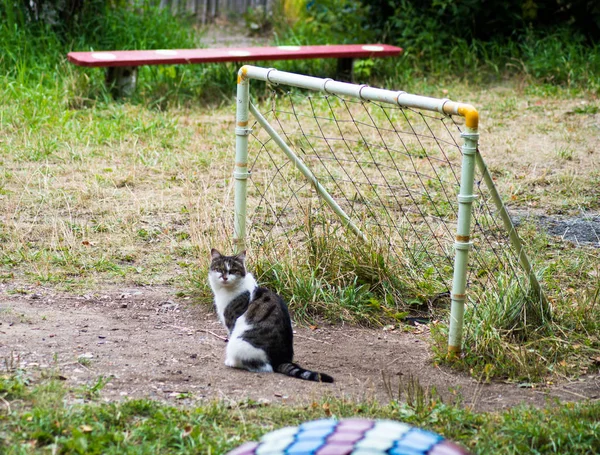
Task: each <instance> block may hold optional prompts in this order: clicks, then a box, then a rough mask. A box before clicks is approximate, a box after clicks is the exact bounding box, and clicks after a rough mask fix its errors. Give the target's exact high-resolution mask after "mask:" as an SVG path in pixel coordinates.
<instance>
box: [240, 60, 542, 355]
mask: <svg viewBox="0 0 600 455" xmlns="http://www.w3.org/2000/svg"><path fill="white" fill-rule="evenodd" d="M251 80H258V81H264V82H267V83H269V84H273V85H275V86H277V85H281V86H287V87H296V88H299V89H303V90H308V91H312V92H321V93H324V94H326V95H328V96H329V95H331V96H337V97H343V98H348V99H353V100H358V101H359V102H361V103H376V104H377V105H389V106H394V107H399V108H401V109H410V110H414V111H417V112H420V111H429V112H433V113H436V114H439V115H441V116H443V117H445V116H460V117H462V118H464V129H463V130H462V131H461V132H460V137H461V139H462V146H461V147H460V155H461V156H460V159H459V161H460V176H458V175H456V176H455V178H456V180H457V183H458V187H459V188H458V192H457V194H456V205H457V209H455V212H456V213H455V217H456V219H455V221H454V223H455V229H454V231H455V233H454V235H453V236H454V239H453V246H454V259H453V270H452V280H451V290H450V300H451V310H450V311H451V313H450V324H449V339H448V353H449V354H450V355H457V354H458V353H460V352H461V347H462V340H463V317H464V311H465V302H466V300H467V288H468V282H467V281H468V266H469V265H468V264H469V252H470V251H471V249H472V248H473V238H472V206H473V203H474V201H475V200H476V198H477V195H476V194H475V193H476V192H475V190H474V186H475V173H476V171H477V170H478V172H479V173H480V176H481V177H482V178H481V179H482V180H483V182H484V183H485V185H486V186H487V187H488V189H489V191H490V194H491V199H492V200H493V203H494V204H495V206H496V210H497V211H498V212H499V214H500V216H499V218H500V219H501V222H502V223H503V225H504V229H505V230H506V231H507V232H508V233H509V238H510V242H511V243H512V247H513V248H514V250H515V251H516V256H517V258H518V262H519V264H520V266H521V267H522V268H523V270H524V271H525V274H526V275H527V278H528V280H529V284H530V286H531V288H532V289H533V291H534V292H535V293H536V294H537V296H538V298H539V300H540V301H542V302H544V304H545V305H546V306H547V302H546V300H545V297H544V296H543V293H542V290H541V288H540V285H539V283H538V281H537V278H536V276H535V273H534V272H533V269H532V267H531V264H530V262H529V259H528V257H527V255H526V253H525V251H524V249H523V246H522V244H521V241H520V239H519V236H518V234H517V233H516V230H515V227H514V225H513V223H512V221H511V219H510V216H509V215H508V212H507V211H506V208H505V206H504V204H503V202H502V200H501V198H500V196H499V194H498V191H497V189H496V188H495V186H494V183H493V181H492V178H491V176H490V174H489V171H488V169H487V167H486V165H485V162H484V161H483V158H482V157H481V154H480V153H479V149H478V141H479V132H478V123H479V114H478V112H477V110H476V109H475V108H474V107H473V106H472V105H470V104H465V103H458V102H455V101H451V100H449V99H437V98H432V97H426V96H419V95H413V94H409V93H406V92H403V91H392V90H385V89H380V88H373V87H369V86H367V85H357V84H350V83H346V82H338V81H335V80H332V79H323V78H317V77H312V76H306V75H299V74H294V73H288V72H283V71H279V70H276V69H273V68H261V67H256V66H250V65H245V66H243V67H242V68H241V69H240V70H239V72H238V79H237V100H236V101H237V113H236V126H235V134H236V156H235V170H234V179H235V195H234V200H235V210H234V236H233V237H234V247H235V249H236V251H238V252H239V251H242V250H244V249H245V248H246V243H247V232H246V228H247V225H246V222H247V194H248V188H247V184H248V179H249V177H250V171H249V156H248V145H249V137H250V136H251V135H252V134H253V133H252V128H251V127H250V114H252V116H253V117H254V120H255V121H256V123H257V124H258V125H259V126H260V127H261V128H262V130H263V131H264V132H265V133H266V135H267V136H268V139H267V141H272V142H273V143H274V144H276V145H277V147H279V149H281V150H282V151H283V153H284V154H285V156H286V157H287V159H288V160H289V162H290V163H292V164H293V166H294V167H295V169H297V171H298V172H300V174H302V176H303V178H304V179H306V180H307V181H308V182H309V183H310V186H312V188H314V190H315V191H316V192H317V193H318V195H319V197H320V198H321V200H323V201H324V202H325V204H326V205H327V206H329V208H330V209H331V210H332V211H333V212H334V213H335V214H336V215H337V217H339V219H340V221H341V223H342V225H344V226H345V227H346V228H347V229H348V230H349V231H351V232H353V234H355V235H356V236H357V237H358V238H360V239H362V240H367V237H368V235H369V233H367V232H363V229H362V228H361V226H359V222H358V221H359V220H360V219H361V216H356V214H355V213H354V211H355V208H354V206H353V205H352V204H349V203H346V206H347V208H344V207H342V204H340V203H338V202H337V201H336V196H335V195H333V194H331V191H330V190H328V188H326V186H325V185H324V184H323V181H322V179H321V178H320V177H318V176H316V175H315V173H313V171H312V170H311V167H310V159H306V158H304V159H303V158H301V157H300V156H299V155H298V150H294V148H296V149H299V150H300V151H301V152H305V150H304V149H303V148H302V144H300V145H298V144H296V146H294V144H291V143H290V142H291V139H290V137H289V135H288V133H286V132H285V131H284V132H283V134H282V133H280V132H278V131H277V130H276V128H274V127H273V126H271V125H270V123H269V120H267V119H266V118H265V117H264V116H263V115H262V114H261V113H260V112H259V110H258V109H257V107H256V106H255V105H253V104H252V103H251V102H250V90H249V87H250V81H251ZM291 111H293V112H291ZM290 112H291V113H290ZM290 112H286V113H287V114H289V115H291V116H292V117H295V118H296V120H297V119H298V117H299V114H297V113H296V112H295V109H290ZM411 112H412V111H411ZM349 115H350V117H352V115H353V114H352V113H351V112H350V114H349ZM369 115H370V114H369ZM313 116H314V117H316V118H317V121H316V125H317V126H316V127H314V128H313V129H316V130H320V133H319V134H320V135H321V136H322V137H320V139H321V141H322V143H323V144H324V145H323V146H324V147H325V148H329V149H330V150H331V151H332V152H333V149H334V148H335V144H334V145H331V144H332V143H333V142H334V141H336V140H338V141H339V139H338V138H337V137H336V138H332V137H328V135H327V134H326V133H325V132H323V131H322V126H321V124H320V123H319V120H318V117H319V115H318V114H313ZM405 117H406V114H405ZM332 118H333V121H334V123H335V125H336V128H337V130H339V132H340V135H342V130H343V128H344V124H343V122H344V121H345V120H343V119H341V116H339V115H336V114H332ZM352 121H354V122H355V124H356V125H358V126H356V128H355V129H357V130H359V132H360V128H361V126H362V125H364V124H365V122H364V121H363V122H362V123H361V121H359V120H355V119H352ZM370 122H373V123H376V120H373V118H371V120H370ZM390 123H391V120H390ZM370 126H371V125H370V124H369V127H370ZM305 128H306V129H310V128H309V127H303V126H302V125H299V126H298V129H299V130H301V133H302V134H301V139H300V140H298V141H297V142H300V143H302V141H303V140H305V138H311V137H313V136H315V135H314V134H311V133H310V132H307V131H304V129H305ZM409 129H411V130H412V131H411V132H410V133H411V134H412V135H413V136H414V138H415V139H414V140H413V142H414V143H415V144H417V145H418V147H417V146H412V145H410V144H409V143H408V142H410V141H408V142H407V140H405V139H403V138H402V137H400V136H401V134H400V133H401V131H400V130H399V129H398V128H396V127H395V126H392V127H389V128H387V129H383V130H384V131H379V129H377V134H376V135H377V136H378V137H377V140H379V141H381V143H382V144H383V145H382V146H378V147H381V148H383V149H386V151H387V152H390V150H392V151H393V147H392V146H390V145H389V141H388V140H386V139H385V137H384V135H386V134H387V135H391V136H394V135H396V136H398V138H397V139H395V140H396V141H397V142H398V143H399V144H402V146H403V147H404V148H405V149H406V155H407V156H408V159H409V160H410V162H412V165H413V166H415V160H417V159H419V158H421V156H420V155H419V154H420V153H425V154H426V153H427V151H426V150H425V149H427V146H425V145H423V144H422V141H423V140H424V139H423V138H424V137H426V136H427V135H428V134H429V133H427V132H426V131H425V130H424V131H425V133H427V134H425V133H424V132H422V131H417V130H415V129H414V128H413V127H412V125H411V126H410V128H409ZM402 134H404V133H403V132H402ZM433 136H435V135H433ZM372 140H374V139H371V138H369V137H366V136H365V135H363V133H362V132H360V134H359V138H358V139H356V140H348V143H347V144H346V141H345V140H343V139H342V141H343V142H344V144H345V146H346V149H347V150H346V152H347V153H348V157H351V159H352V160H354V161H355V162H356V163H358V169H360V173H361V175H357V176H356V177H352V176H350V177H349V176H348V175H349V174H348V173H347V172H345V173H340V174H339V175H335V176H334V175H332V174H331V173H329V177H328V179H330V180H333V181H335V180H336V179H338V180H353V179H356V180H360V179H361V178H364V179H366V180H369V183H371V180H373V179H374V178H375V177H374V176H375V174H377V175H381V176H382V178H383V180H384V181H385V184H386V185H387V187H386V191H388V192H389V197H390V198H392V199H393V198H397V197H398V196H397V195H396V194H394V192H395V193H397V192H398V188H399V187H400V183H398V185H394V184H392V183H390V182H391V180H393V179H395V180H394V181H395V182H396V181H397V182H401V183H402V185H403V186H402V188H406V189H407V190H406V191H407V192H408V195H407V196H406V197H407V198H409V200H412V201H413V202H415V200H416V199H418V198H419V197H420V198H422V199H423V198H425V199H427V198H429V199H431V197H430V195H429V194H428V193H427V191H425V192H424V193H423V192H421V193H422V194H421V193H420V192H419V191H415V193H414V194H411V190H410V189H408V185H407V183H406V180H405V178H404V177H403V176H402V173H401V172H398V175H395V176H394V177H393V179H386V177H385V175H384V169H385V168H386V167H391V166H387V165H384V164H381V163H379V162H378V161H376V160H375V158H373V162H372V163H371V162H370V163H368V164H361V163H363V162H366V159H363V158H360V157H359V155H358V153H359V152H355V151H354V149H360V148H366V149H367V153H371V155H372V154H373V153H372V149H373V148H374V146H372V145H370V144H371V141H372ZM433 140H434V142H438V146H439V147H440V148H443V146H444V145H443V142H444V141H443V140H441V139H438V138H437V137H434V139H433ZM439 143H442V145H440V144H439ZM309 145H310V144H309ZM310 147H311V148H313V150H314V146H313V145H310ZM415 147H417V148H423V149H424V150H425V151H424V152H420V151H419V150H417V152H415V151H414V150H415ZM388 149H389V150H388ZM415 153H416V156H417V157H416V158H415ZM443 154H444V156H445V152H444V153H443ZM390 156H391V160H392V163H393V165H394V166H396V163H395V162H394V159H395V158H394V153H390ZM348 159H350V158H347V160H348ZM319 160H321V161H322V159H321V158H319ZM313 161H314V160H313ZM338 161H343V160H338ZM438 161H439V162H440V166H444V167H446V166H448V164H446V163H445V162H442V161H443V160H438ZM432 162H433V163H434V164H435V162H436V160H435V159H433V160H432V161H430V165H431V166H432V169H431V170H429V171H428V172H429V174H432V173H433V174H435V175H436V176H437V175H438V174H437V171H436V169H435V166H434V164H431V163H432ZM342 164H343V163H342ZM323 166H324V168H325V169H327V167H328V166H329V164H327V163H325V164H323ZM367 168H369V169H371V170H369V169H367ZM365 169H367V170H365ZM415 169H416V168H415ZM394 172H395V171H394ZM407 172H409V173H412V174H415V175H417V178H418V180H419V181H420V184H421V185H425V184H424V183H423V180H424V179H429V177H427V175H428V174H427V173H425V172H422V171H420V170H419V171H418V172H417V171H416V170H415V171H407ZM423 176H426V177H423ZM430 180H431V181H432V182H433V183H429V182H430ZM430 180H427V182H426V185H433V186H435V185H437V181H436V180H435V178H434V177H431V178H430ZM438 180H439V178H438ZM440 181H441V180H440ZM379 188H380V187H371V190H370V192H371V193H373V194H374V195H375V197H376V198H377V199H378V200H379V201H380V202H381V203H382V205H384V206H385V205H386V204H387V202H386V203H384V202H382V196H381V195H380V194H378V193H379V191H380V190H379ZM442 191H443V192H444V193H446V192H447V191H446V189H445V188H442V189H441V190H440V192H442ZM337 193H343V190H337ZM355 193H356V194H360V191H359V190H356V191H355ZM386 195H387V193H386ZM384 196H385V195H384ZM355 197H357V196H356V195H355ZM360 197H363V196H362V194H360ZM396 200H397V199H396ZM365 201H366V199H365ZM365 205H366V207H367V208H366V209H365V210H366V212H364V213H366V215H365V214H363V216H362V219H364V218H370V217H372V216H374V215H373V213H372V211H370V209H369V208H368V207H369V203H368V202H365ZM398 205H401V204H400V203H398ZM384 209H385V210H386V211H387V212H390V213H392V215H391V220H390V221H388V224H396V223H397V221H396V220H394V219H393V218H394V215H393V212H394V210H396V211H397V213H398V214H402V215H403V216H405V217H406V218H407V219H409V220H410V219H413V218H414V217H415V216H414V215H415V213H416V212H420V215H421V216H423V217H425V218H428V219H439V218H440V217H441V215H440V213H439V210H437V209H436V213H435V214H433V215H431V216H430V215H424V214H423V213H422V212H423V210H422V209H419V208H417V209H416V210H415V209H410V208H409V209H406V210H405V209H404V208H402V207H400V208H399V209H398V208H385V207H384ZM390 213H388V215H390ZM386 216H387V215H386ZM413 232H414V233H415V234H416V232H417V231H416V230H414V229H413ZM436 236H437V234H436V233H433V234H432V235H431V237H432V238H434V237H436ZM438 243H439V242H438ZM422 249H424V250H426V249H427V248H426V247H425V246H423V248H422Z"/></svg>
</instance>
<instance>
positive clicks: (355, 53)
mask: <svg viewBox="0 0 600 455" xmlns="http://www.w3.org/2000/svg"><path fill="white" fill-rule="evenodd" d="M401 53H402V48H400V47H396V46H390V45H388V44H332V45H324V46H323V45H321V46H275V47H245V48H219V49H176V50H175V49H159V50H146V51H102V52H69V54H68V55H67V58H68V59H69V61H70V62H71V63H74V64H75V65H79V66H87V67H103V68H107V73H106V83H107V85H108V87H109V88H110V90H111V93H112V94H113V96H123V95H125V96H127V95H131V94H132V93H133V90H135V83H136V78H137V67H138V66H142V65H175V64H178V65H179V64H193V63H222V62H249V61H268V60H299V59H315V58H337V59H338V65H337V75H336V77H337V78H341V79H343V80H348V81H350V80H352V68H353V62H354V59H356V58H373V57H391V56H396V55H399V54H401Z"/></svg>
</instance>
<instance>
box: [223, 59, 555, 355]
mask: <svg viewBox="0 0 600 455" xmlns="http://www.w3.org/2000/svg"><path fill="white" fill-rule="evenodd" d="M253 79H255V80H260V81H265V82H267V83H268V86H267V92H268V93H270V95H268V96H267V97H266V99H261V100H260V101H259V102H257V103H256V104H253V103H250V96H249V86H250V81H251V80H253ZM292 87H295V88H293V89H292ZM237 102H238V112H237V126H236V135H237V142H236V168H235V172H234V177H235V179H236V194H235V204H236V208H235V221H234V225H235V232H234V241H235V242H236V246H237V248H238V249H239V250H241V249H243V248H246V247H251V248H252V250H253V255H254V256H255V257H261V258H262V259H263V260H265V261H267V262H271V263H281V262H286V263H288V264H295V265H298V264H305V265H307V266H308V267H312V269H313V272H314V273H315V274H321V275H322V278H323V279H324V280H325V281H327V280H329V281H330V282H334V283H337V284H338V285H343V283H344V282H346V283H348V282H352V283H353V284H355V285H358V286H367V287H369V288H370V289H372V290H373V289H374V290H376V291H377V292H379V293H380V294H381V296H382V299H383V302H384V305H383V309H382V311H388V312H390V311H391V312H392V313H393V312H394V311H396V314H397V313H402V311H404V310H406V309H407V308H426V309H431V307H434V306H436V305H440V304H442V303H443V302H444V301H446V302H451V308H452V309H451V317H450V339H449V350H450V352H458V351H460V347H461V341H462V338H463V328H462V324H463V322H462V321H463V312H464V307H465V304H467V306H469V305H471V306H472V307H473V309H474V310H476V309H477V307H478V305H479V304H480V303H481V302H484V301H490V300H493V301H494V304H506V303H507V301H508V300H509V299H514V298H515V294H520V295H521V296H532V295H533V298H534V299H537V300H540V301H545V299H544V297H543V294H542V292H541V290H540V287H539V284H538V282H537V279H536V277H535V274H534V273H533V270H532V268H531V265H530V263H529V260H528V258H527V256H526V255H525V252H524V250H523V247H522V245H521V242H520V239H519V237H518V235H517V233H516V231H515V229H514V226H513V224H512V222H511V220H510V217H509V216H508V213H507V212H506V209H505V207H504V205H503V204H502V201H501V199H500V197H499V195H498V193H497V190H496V188H495V187H494V184H493V181H492V178H491V176H490V174H489V172H488V170H487V168H486V166H485V163H484V161H483V158H482V156H481V154H480V153H479V149H478V139H479V135H478V130H477V127H478V114H477V111H476V110H475V109H474V108H473V107H472V106H470V105H468V104H462V103H456V102H453V101H450V100H445V99H435V98H428V97H421V96H417V95H410V94H406V93H404V92H394V91H388V90H382V89H376V88H371V87H367V86H362V85H354V84H348V83H342V82H336V81H333V80H331V79H319V78H313V77H308V76H303V75H296V74H292V73H285V72H281V71H277V70H273V69H265V68H258V67H254V66H244V67H243V68H242V69H241V70H240V73H239V78H238V99H237ZM332 264H334V266H332ZM339 275H344V277H343V278H344V279H345V280H346V281H344V280H341V279H340V278H342V277H340V276H339ZM348 280H350V281H348ZM340 283H341V284H340ZM508 303H510V302H508ZM542 307H545V306H544V305H542ZM546 310H548V309H547V305H546ZM548 311H549V310H548ZM530 316H531V317H533V316H537V317H548V316H549V314H548V313H547V312H544V311H542V313H541V314H538V315H530Z"/></svg>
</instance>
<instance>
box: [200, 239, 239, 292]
mask: <svg viewBox="0 0 600 455" xmlns="http://www.w3.org/2000/svg"><path fill="white" fill-rule="evenodd" d="M210 258H211V261H210V267H209V269H208V279H209V280H210V282H211V284H212V285H213V287H214V286H220V287H235V286H236V285H237V284H238V283H239V282H240V281H241V280H243V279H244V277H245V276H246V265H245V264H244V261H245V260H246V252H245V251H242V252H241V253H240V254H237V255H235V256H224V255H222V254H221V253H219V252H218V251H217V250H216V249H214V248H213V249H212V250H210Z"/></svg>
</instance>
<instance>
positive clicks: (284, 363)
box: [208, 248, 333, 382]
mask: <svg viewBox="0 0 600 455" xmlns="http://www.w3.org/2000/svg"><path fill="white" fill-rule="evenodd" d="M210 255H211V263H210V268H209V272H208V281H209V283H210V287H211V289H212V291H213V294H214V297H215V301H214V303H215V308H216V310H217V315H218V316H219V320H220V321H221V323H222V324H223V325H224V326H225V327H226V328H227V331H228V332H229V342H228V344H227V349H226V356H225V365H227V366H228V367H232V368H241V369H245V370H248V371H252V372H256V373H272V372H277V373H282V374H285V375H287V376H292V377H294V378H299V379H305V380H308V381H316V382H333V378H332V377H331V376H329V375H327V374H324V373H317V372H314V371H310V370H306V369H304V368H302V367H300V366H299V365H297V364H295V363H293V357H294V347H293V332H292V321H291V319H290V314H289V312H288V307H287V304H286V303H285V302H284V300H283V299H282V298H281V297H280V296H279V295H278V294H277V293H275V292H273V291H271V290H270V289H267V288H265V287H260V286H258V284H257V283H256V280H255V279H254V277H253V276H252V274H251V273H249V272H248V271H247V270H246V265H245V260H246V252H245V251H244V252H242V253H240V254H238V255H235V256H224V255H222V254H221V253H220V252H219V251H217V250H216V249H214V248H213V249H212V250H211V252H210Z"/></svg>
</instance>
